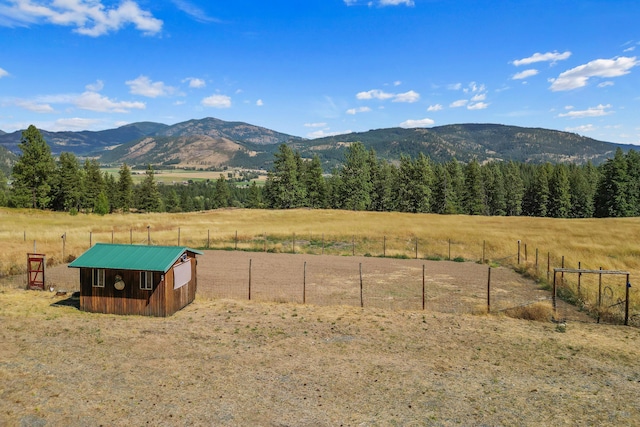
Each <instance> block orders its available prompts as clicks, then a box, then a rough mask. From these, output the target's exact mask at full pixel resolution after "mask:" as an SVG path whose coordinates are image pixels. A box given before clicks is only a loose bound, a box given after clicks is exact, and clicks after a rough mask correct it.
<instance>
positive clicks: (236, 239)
mask: <svg viewBox="0 0 640 427" xmlns="http://www.w3.org/2000/svg"><path fill="white" fill-rule="evenodd" d="M233 250H235V251H237V250H238V230H236V238H235V246H234V247H233Z"/></svg>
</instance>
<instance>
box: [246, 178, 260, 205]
mask: <svg viewBox="0 0 640 427" xmlns="http://www.w3.org/2000/svg"><path fill="white" fill-rule="evenodd" d="M245 206H246V207H247V208H249V209H259V208H261V207H262V192H261V191H260V187H258V184H256V182H255V181H252V182H251V185H249V191H248V193H247V201H246V203H245Z"/></svg>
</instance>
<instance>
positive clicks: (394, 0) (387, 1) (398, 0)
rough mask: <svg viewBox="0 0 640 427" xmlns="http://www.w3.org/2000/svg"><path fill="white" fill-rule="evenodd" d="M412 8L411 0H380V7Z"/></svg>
mask: <svg viewBox="0 0 640 427" xmlns="http://www.w3.org/2000/svg"><path fill="white" fill-rule="evenodd" d="M401 4H404V5H405V6H414V3H413V0H380V6H398V5H401Z"/></svg>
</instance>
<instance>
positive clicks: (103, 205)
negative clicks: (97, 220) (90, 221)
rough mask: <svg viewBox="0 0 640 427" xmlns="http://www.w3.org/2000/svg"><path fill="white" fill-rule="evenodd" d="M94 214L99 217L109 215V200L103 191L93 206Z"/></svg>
mask: <svg viewBox="0 0 640 427" xmlns="http://www.w3.org/2000/svg"><path fill="white" fill-rule="evenodd" d="M93 212H94V213H97V214H98V215H106V214H108V213H109V199H107V195H106V194H105V192H104V191H101V192H100V194H98V197H97V198H96V202H95V204H94V205H93Z"/></svg>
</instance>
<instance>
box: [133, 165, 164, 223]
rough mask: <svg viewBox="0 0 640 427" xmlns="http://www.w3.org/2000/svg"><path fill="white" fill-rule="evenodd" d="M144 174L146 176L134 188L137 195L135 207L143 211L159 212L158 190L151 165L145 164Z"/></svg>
mask: <svg viewBox="0 0 640 427" xmlns="http://www.w3.org/2000/svg"><path fill="white" fill-rule="evenodd" d="M145 174H146V176H145V177H144V179H143V180H142V183H141V184H140V185H139V186H138V188H137V189H136V193H137V195H138V197H136V208H138V209H139V210H141V211H144V212H159V211H160V205H161V200H160V192H159V191H158V185H157V184H156V181H155V178H154V173H153V168H152V167H151V165H147V171H146V172H145Z"/></svg>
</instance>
